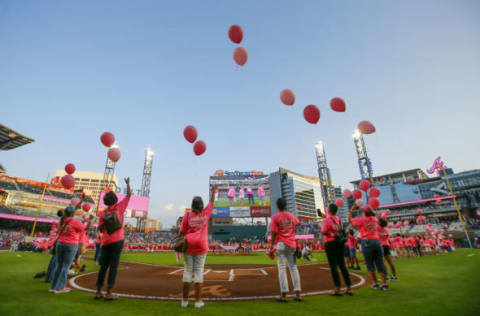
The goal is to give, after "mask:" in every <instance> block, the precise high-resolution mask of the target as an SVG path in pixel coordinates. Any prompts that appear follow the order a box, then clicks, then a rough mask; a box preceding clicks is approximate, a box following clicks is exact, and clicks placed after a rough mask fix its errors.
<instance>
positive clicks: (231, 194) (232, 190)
mask: <svg viewBox="0 0 480 316" xmlns="http://www.w3.org/2000/svg"><path fill="white" fill-rule="evenodd" d="M228 197H231V198H233V197H235V189H234V188H232V187H229V188H228Z"/></svg>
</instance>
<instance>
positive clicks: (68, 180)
mask: <svg viewBox="0 0 480 316" xmlns="http://www.w3.org/2000/svg"><path fill="white" fill-rule="evenodd" d="M60 181H61V182H62V185H63V187H64V188H65V189H72V188H73V187H74V186H75V179H74V178H73V177H72V176H71V175H69V174H66V175H64V176H63V177H62V179H61V180H60Z"/></svg>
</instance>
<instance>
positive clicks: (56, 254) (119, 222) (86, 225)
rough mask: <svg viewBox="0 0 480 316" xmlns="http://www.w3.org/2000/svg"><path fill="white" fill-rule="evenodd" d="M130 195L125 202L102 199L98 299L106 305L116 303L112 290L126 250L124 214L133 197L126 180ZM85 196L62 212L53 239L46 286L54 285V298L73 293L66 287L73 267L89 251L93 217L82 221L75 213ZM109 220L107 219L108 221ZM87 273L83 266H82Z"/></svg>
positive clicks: (109, 196)
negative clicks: (88, 245)
mask: <svg viewBox="0 0 480 316" xmlns="http://www.w3.org/2000/svg"><path fill="white" fill-rule="evenodd" d="M125 183H126V185H127V195H126V197H125V198H124V199H123V200H122V201H120V202H119V201H118V198H117V196H116V194H115V193H114V192H113V191H110V192H108V193H106V194H105V196H104V198H103V202H104V204H105V205H106V206H107V208H106V209H105V210H104V211H103V212H99V213H98V216H99V224H98V230H99V232H100V240H99V244H100V247H99V248H100V249H98V250H99V251H97V254H99V253H101V256H99V258H98V257H97V256H96V258H95V260H96V261H97V260H98V261H99V264H100V271H99V273H98V278H97V292H96V294H95V299H96V300H98V299H102V298H103V299H105V300H106V301H111V300H115V299H116V297H115V296H114V295H113V294H112V289H113V287H114V285H115V279H116V275H117V270H118V264H119V262H120V254H121V252H122V249H123V243H124V239H125V235H124V214H125V210H126V209H127V205H128V202H129V200H130V196H131V194H132V191H131V188H130V179H129V178H126V179H125ZM84 198H85V196H84V195H83V196H82V198H81V199H80V202H79V203H78V204H77V205H76V206H72V205H69V206H67V207H66V208H65V209H64V210H63V211H61V212H60V214H59V215H60V216H61V219H60V223H59V225H58V227H54V228H53V229H52V232H51V234H52V235H53V237H54V243H53V246H52V258H51V260H50V263H49V267H48V271H47V277H46V282H49V283H51V285H50V289H49V291H50V292H52V293H55V294H61V293H68V292H70V291H71V289H70V288H68V287H67V286H66V285H67V278H68V274H69V271H70V267H71V266H72V265H74V264H75V261H76V260H79V259H80V257H81V255H82V254H83V253H84V252H85V251H86V246H87V243H88V241H87V240H88V231H89V229H90V227H91V225H92V219H93V215H90V217H88V218H86V217H83V221H82V220H80V219H78V218H76V217H74V215H75V213H76V211H77V210H78V209H79V208H80V205H81V204H82V202H83V199H84ZM107 218H108V219H107ZM83 269H84V266H83ZM107 271H108V281H107V291H106V295H105V296H103V292H102V289H103V286H104V282H105V278H106V275H107Z"/></svg>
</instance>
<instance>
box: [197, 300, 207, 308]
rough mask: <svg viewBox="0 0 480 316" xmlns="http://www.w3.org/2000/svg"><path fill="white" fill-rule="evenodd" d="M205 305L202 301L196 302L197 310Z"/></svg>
mask: <svg viewBox="0 0 480 316" xmlns="http://www.w3.org/2000/svg"><path fill="white" fill-rule="evenodd" d="M204 305H205V303H204V302H202V301H200V302H195V308H202V307H203V306H204Z"/></svg>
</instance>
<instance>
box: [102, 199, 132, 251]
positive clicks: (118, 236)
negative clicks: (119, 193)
mask: <svg viewBox="0 0 480 316" xmlns="http://www.w3.org/2000/svg"><path fill="white" fill-rule="evenodd" d="M129 200H130V198H129V197H125V198H124V199H123V200H121V201H120V202H118V203H117V204H114V205H112V206H109V207H108V208H107V209H106V210H104V211H103V212H100V213H99V215H100V221H99V223H98V225H99V226H100V225H103V218H104V217H105V215H106V214H107V213H108V212H117V216H118V219H119V220H120V222H121V223H122V228H120V229H119V230H117V231H114V232H113V234H111V235H109V234H107V231H106V230H105V229H103V231H102V246H105V245H109V244H113V243H114V242H118V241H121V240H124V239H125V232H124V229H123V226H124V222H123V217H124V215H125V210H126V209H127V206H128V201H129Z"/></svg>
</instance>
